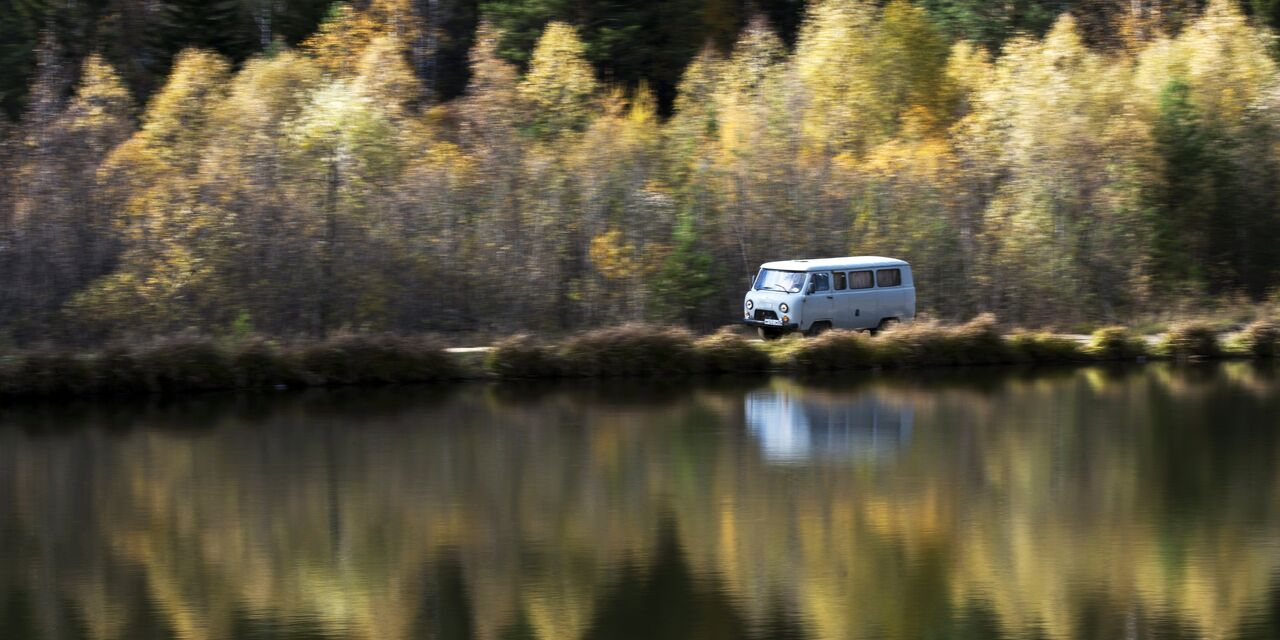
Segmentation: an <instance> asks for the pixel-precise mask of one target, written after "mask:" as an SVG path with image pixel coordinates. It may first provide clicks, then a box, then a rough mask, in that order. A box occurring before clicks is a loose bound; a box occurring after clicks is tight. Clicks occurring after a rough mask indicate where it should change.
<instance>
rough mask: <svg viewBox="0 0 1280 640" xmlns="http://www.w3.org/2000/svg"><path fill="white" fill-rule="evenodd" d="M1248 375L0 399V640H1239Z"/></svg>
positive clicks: (1253, 410)
mask: <svg viewBox="0 0 1280 640" xmlns="http://www.w3.org/2000/svg"><path fill="white" fill-rule="evenodd" d="M1277 636H1280V371H1278V370H1277V369H1274V368H1267V367H1258V366H1255V365H1251V364H1247V363H1229V364H1225V365H1216V366H1207V365H1206V366H1194V365H1193V366H1172V365H1164V364H1158V365H1151V366H1146V367H1131V368H1122V369H1097V368H1089V369H1062V370H1048V371H1037V372H1028V371H1016V370H994V369H992V370H953V371H944V372H913V373H909V374H901V375H894V376H889V375H877V374H861V375H855V376H844V377H839V378H835V379H813V380H792V379H787V378H773V379H767V378H762V379H745V380H744V379H735V380H732V381H730V380H713V381H704V382H689V381H678V382H673V383H670V384H661V383H653V382H637V381H622V382H614V383H608V384H593V385H582V384H576V385H569V384H556V385H526V386H497V385H482V384H474V385H464V386H458V387H449V388H443V387H419V388H399V389H379V390H345V391H337V392H315V393H302V394H291V393H282V394H279V395H267V396H262V395H258V396H222V395H210V396H201V397H197V398H194V399H188V400H184V401H167V402H162V401H152V402H149V403H145V404H128V405H116V404H111V405H103V404H98V405H94V404H84V405H74V404H73V405H58V406H50V405H45V406H18V407H14V406H10V407H6V408H0V638H4V639H6V640H7V639H26V638H95V639H114V638H120V639H129V640H133V639H140V638H190V639H203V638H213V639H220V638H277V639H283V638H368V639H379V640H380V639H384V638H386V639H397V638H478V639H495V640H496V639H507V638H511V639H514V638H544V639H556V640H561V639H564V640H573V639H577V638H715V639H720V638H723V639H732V638H877V639H879V638H1086V639H1093V638H1273V637H1277Z"/></svg>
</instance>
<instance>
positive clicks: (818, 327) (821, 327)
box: [804, 322, 831, 338]
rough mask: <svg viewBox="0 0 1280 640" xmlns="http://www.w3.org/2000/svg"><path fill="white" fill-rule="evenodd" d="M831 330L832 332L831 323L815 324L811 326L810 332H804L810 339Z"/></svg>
mask: <svg viewBox="0 0 1280 640" xmlns="http://www.w3.org/2000/svg"><path fill="white" fill-rule="evenodd" d="M830 330H831V323H830V322H815V323H813V324H811V325H809V330H808V331H806V332H804V334H805V335H806V336H809V337H810V338H816V337H818V336H820V335H822V334H824V333H826V332H828V331H830Z"/></svg>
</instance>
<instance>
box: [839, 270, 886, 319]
mask: <svg viewBox="0 0 1280 640" xmlns="http://www.w3.org/2000/svg"><path fill="white" fill-rule="evenodd" d="M845 281H846V283H847V284H846V287H847V288H846V289H845V291H844V294H843V296H842V297H841V299H840V300H839V301H838V302H839V310H837V311H836V313H837V315H838V316H839V317H840V326H841V327H842V328H845V329H868V328H872V327H875V326H876V323H878V322H880V308H879V305H878V304H877V295H876V290H875V277H874V273H873V272H871V271H869V270H863V271H849V272H847V273H846V275H845Z"/></svg>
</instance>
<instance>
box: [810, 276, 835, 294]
mask: <svg viewBox="0 0 1280 640" xmlns="http://www.w3.org/2000/svg"><path fill="white" fill-rule="evenodd" d="M830 288H831V276H828V275H827V274H825V273H815V274H813V290H814V291H827V290H828V289H830Z"/></svg>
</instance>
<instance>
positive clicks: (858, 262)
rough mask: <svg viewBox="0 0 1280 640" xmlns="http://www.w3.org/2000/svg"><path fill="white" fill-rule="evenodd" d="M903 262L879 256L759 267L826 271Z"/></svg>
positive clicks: (778, 262)
mask: <svg viewBox="0 0 1280 640" xmlns="http://www.w3.org/2000/svg"><path fill="white" fill-rule="evenodd" d="M906 266H910V265H908V264H907V263H906V262H905V261H903V260H899V259H897V258H884V257H881V256H847V257H844V258H814V259H812V260H779V261H777V262H766V263H764V264H762V265H760V268H761V269H780V270H782V271H827V270H830V269H867V268H871V267H906Z"/></svg>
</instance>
